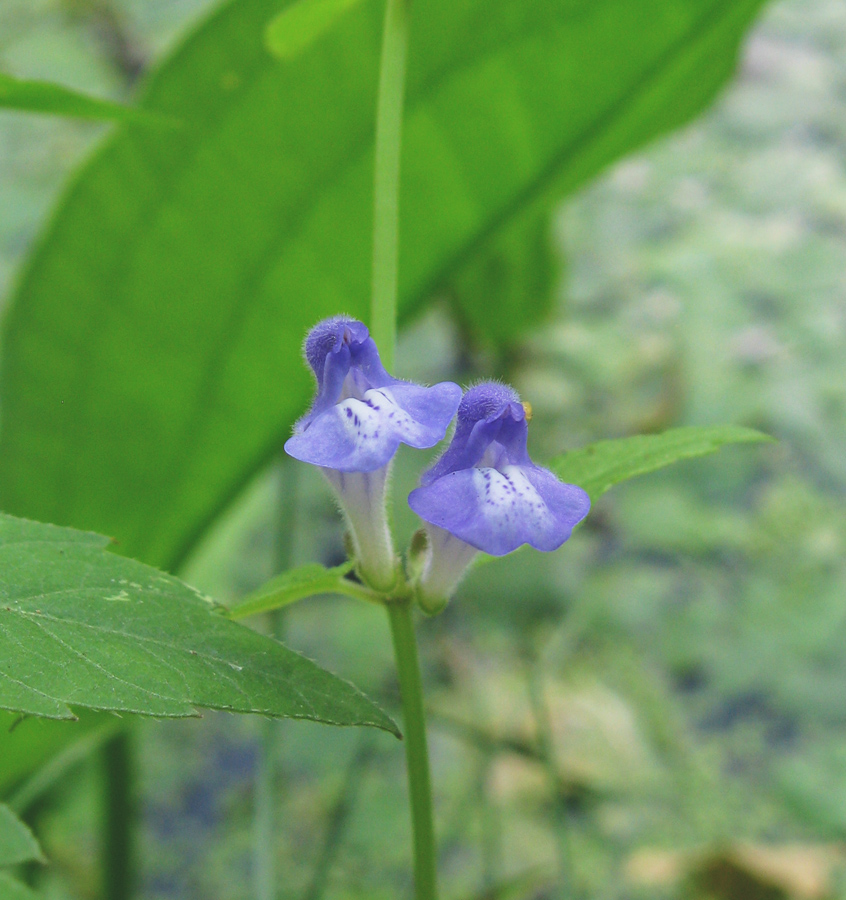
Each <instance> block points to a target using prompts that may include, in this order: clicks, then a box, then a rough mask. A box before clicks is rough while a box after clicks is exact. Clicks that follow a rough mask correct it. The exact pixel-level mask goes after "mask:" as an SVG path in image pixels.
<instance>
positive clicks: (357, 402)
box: [285, 316, 461, 472]
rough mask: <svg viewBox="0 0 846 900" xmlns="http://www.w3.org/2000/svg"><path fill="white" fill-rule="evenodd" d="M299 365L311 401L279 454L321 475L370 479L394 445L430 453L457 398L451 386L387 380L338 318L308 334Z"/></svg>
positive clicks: (349, 324) (362, 335) (353, 329)
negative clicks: (312, 379) (304, 368)
mask: <svg viewBox="0 0 846 900" xmlns="http://www.w3.org/2000/svg"><path fill="white" fill-rule="evenodd" d="M306 358H307V360H308V362H309V364H310V365H311V367H312V369H313V370H314V373H315V375H316V377H317V388H318V390H317V396H316V398H315V401H314V404H313V406H312V408H311V410H310V411H309V412H308V413H307V415H306V416H304V417H303V418H302V419H301V420H300V421H299V422H298V423H297V425H296V427H295V431H294V435H293V437H291V438H289V439H288V440H287V441H286V442H285V451H286V452H287V453H288V454H289V455H291V456H293V457H294V458H295V459H299V460H302V461H303V462H308V463H312V464H313V465H316V466H322V467H324V468H327V469H335V470H337V471H339V472H373V471H375V470H376V469H379V468H381V467H382V466H384V465H386V464H387V463H388V462H389V461H390V460H391V458H392V457H393V456H394V454H395V453H396V451H397V448H398V447H399V445H400V444H401V443H402V444H408V445H409V446H411V447H416V448H418V449H425V448H428V447H434V446H435V444H437V443H438V441H440V440H442V439H443V437H444V435H445V434H446V430H447V428H448V427H449V423H450V421H451V420H452V417H453V416H454V415H455V411H456V409H457V408H458V404H459V401H460V399H461V388H459V387H458V385H457V384H452V383H451V382H442V383H441V384H436V385H434V386H433V387H423V386H421V385H418V384H413V383H411V382H408V381H401V380H399V379H397V378H393V377H392V376H391V375H389V374H388V373H387V372H386V371H385V369H384V368H383V366H382V363H381V361H380V359H379V352H378V350H377V349H376V345H375V343H374V342H373V339H372V338H371V337H370V335H369V332H368V331H367V328H366V326H365V325H363V324H362V323H361V322H358V321H356V320H355V319H349V318H347V317H344V316H337V317H335V318H332V319H327V320H325V321H324V322H321V323H319V324H318V325H316V326H315V327H314V328H313V329H312V330H311V332H310V333H309V336H308V338H307V339H306Z"/></svg>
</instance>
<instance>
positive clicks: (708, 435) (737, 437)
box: [549, 425, 772, 500]
mask: <svg viewBox="0 0 846 900" xmlns="http://www.w3.org/2000/svg"><path fill="white" fill-rule="evenodd" d="M771 440H772V438H771V437H769V435H766V434H762V433H761V432H760V431H755V430H754V429H752V428H743V427H741V426H739V425H718V426H715V427H712V428H696V427H687V428H672V429H671V430H670V431H665V432H664V433H663V434H642V435H635V436H634V437H627V438H620V439H618V440H615V441H599V442H598V443H596V444H590V445H588V446H587V447H582V449H580V450H572V451H571V452H570V453H565V454H564V455H563V456H558V457H556V458H555V459H554V460H552V462H551V463H550V464H549V468H550V469H552V471H553V472H555V474H556V475H557V476H558V477H559V478H560V479H561V480H562V481H566V482H568V483H570V484H577V485H578V486H579V487H580V488H583V489H584V490H586V491H587V492H588V494H590V499H591V500H596V499H597V497H599V496H601V495H602V494H604V493H605V491H607V490H608V488H610V487H613V486H614V485H615V484H619V483H620V482H621V481H627V480H628V479H629V478H634V477H635V476H637V475H644V474H646V473H647V472H654V471H656V470H657V469H663V468H664V467H665V466H669V465H672V464H673V463H675V462H678V461H679V460H682V459H691V458H692V457H695V456H706V455H707V454H709V453H715V452H716V451H717V450H719V449H720V448H721V447H724V446H726V445H727V444H754V443H760V442H761V441H771Z"/></svg>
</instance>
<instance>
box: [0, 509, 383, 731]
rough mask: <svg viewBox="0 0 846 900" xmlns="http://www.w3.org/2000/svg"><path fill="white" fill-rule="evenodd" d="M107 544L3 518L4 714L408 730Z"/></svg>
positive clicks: (0, 671)
mask: <svg viewBox="0 0 846 900" xmlns="http://www.w3.org/2000/svg"><path fill="white" fill-rule="evenodd" d="M107 544H108V540H107V539H106V538H102V537H100V536H99V535H96V534H89V533H85V532H80V531H72V530H70V529H67V528H57V527H55V526H52V525H43V524H40V523H37V522H28V521H25V520H22V519H14V518H12V517H11V516H5V515H3V516H0V708H2V709H8V710H14V711H18V712H24V713H29V714H32V715H38V716H46V717H50V718H68V717H70V716H72V712H71V710H72V708H73V707H80V706H81V707H87V708H91V709H99V710H114V711H119V712H134V713H141V714H144V715H152V716H191V715H196V708H197V707H208V708H212V709H226V710H231V711H234V712H258V713H263V714H265V715H269V716H285V717H290V718H297V719H314V720H316V721H320V722H328V723H330V724H335V725H375V726H377V727H379V728H384V729H386V730H388V731H392V732H394V733H396V726H395V725H394V724H393V722H391V720H390V719H389V718H388V717H387V716H386V715H385V714H384V713H383V712H382V711H381V710H379V709H378V708H377V707H376V706H374V704H373V703H372V702H370V701H369V700H368V699H367V698H366V697H364V695H362V694H361V693H360V692H359V691H357V690H356V689H355V688H354V687H353V686H352V685H350V684H348V683H347V682H345V681H341V679H339V678H336V677H335V676H334V675H331V674H329V673H328V672H326V671H324V670H323V669H321V668H319V667H318V666H317V665H315V664H314V663H313V662H311V661H310V660H307V659H304V658H303V657H302V656H299V655H298V654H296V653H293V652H292V651H290V650H288V649H286V648H285V647H283V646H282V645H281V644H279V643H277V642H276V641H274V640H272V639H271V638H269V637H265V636H263V635H260V634H257V633H256V632H254V631H251V630H250V629H248V628H244V627H242V626H240V625H237V624H236V623H234V622H231V621H230V620H228V619H227V618H226V617H225V616H223V615H221V614H220V613H219V612H218V611H217V610H216V608H215V607H214V605H213V604H212V603H211V602H210V601H208V600H206V599H205V598H203V597H201V596H200V595H199V594H198V593H197V592H196V591H194V590H193V589H192V588H189V587H188V586H187V585H185V584H183V583H182V582H181V581H178V580H177V579H176V578H173V577H171V576H170V575H165V574H164V573H162V572H159V571H157V570H155V569H152V568H150V567H149V566H145V565H143V564H141V563H138V562H135V561H134V560H130V559H126V558H124V557H120V556H117V555H115V554H112V553H106V552H104V548H105V547H106V545H107Z"/></svg>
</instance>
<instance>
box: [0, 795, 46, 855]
mask: <svg viewBox="0 0 846 900" xmlns="http://www.w3.org/2000/svg"><path fill="white" fill-rule="evenodd" d="M30 860H38V861H39V862H43V861H44V856H43V855H42V853H41V848H40V847H39V846H38V841H36V840H35V838H34V837H33V835H32V832H31V831H30V830H29V829H28V828H27V827H26V825H24V823H23V822H21V820H20V819H19V818H18V817H17V816H16V815H15V814H14V813H13V812H12V810H11V809H9V807H8V806H6V805H5V804H3V803H0V866H14V865H17V864H18V863H22V862H29V861H30Z"/></svg>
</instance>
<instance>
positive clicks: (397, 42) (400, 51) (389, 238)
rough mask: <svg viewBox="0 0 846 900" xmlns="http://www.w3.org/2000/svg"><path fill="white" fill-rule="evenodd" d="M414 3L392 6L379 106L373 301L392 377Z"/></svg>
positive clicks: (373, 322)
mask: <svg viewBox="0 0 846 900" xmlns="http://www.w3.org/2000/svg"><path fill="white" fill-rule="evenodd" d="M408 5H409V3H408V0H387V3H386V7H385V27H384V32H383V35H382V58H381V62H380V65H379V95H378V99H377V103H376V147H375V176H374V182H373V295H372V306H371V315H370V328H371V332H372V335H373V340H374V341H375V342H376V345H377V346H378V347H379V355H380V356H381V358H382V362H383V364H384V366H385V368H386V369H387V370H388V371H389V372H390V371H392V370H393V364H394V347H395V346H396V342H397V271H398V266H399V190H400V155H401V151H402V113H403V98H404V96H405V62H406V54H407V50H408Z"/></svg>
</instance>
